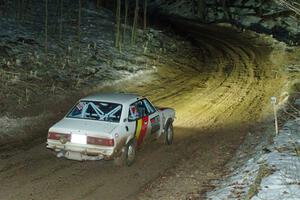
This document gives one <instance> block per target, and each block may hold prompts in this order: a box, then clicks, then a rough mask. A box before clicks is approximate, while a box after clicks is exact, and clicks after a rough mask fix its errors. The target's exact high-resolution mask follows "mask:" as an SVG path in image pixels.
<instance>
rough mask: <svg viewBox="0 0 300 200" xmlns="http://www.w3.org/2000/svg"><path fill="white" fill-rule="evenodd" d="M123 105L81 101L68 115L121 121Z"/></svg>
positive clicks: (79, 117) (78, 117)
mask: <svg viewBox="0 0 300 200" xmlns="http://www.w3.org/2000/svg"><path fill="white" fill-rule="evenodd" d="M121 113H122V105H121V104H116V103H108V102H98V101H80V102H79V103H78V104H77V105H75V106H74V107H73V108H72V110H71V111H70V112H69V113H68V115H67V117H70V118H77V119H90V120H98V121H107V122H117V123H118V122H120V118H121Z"/></svg>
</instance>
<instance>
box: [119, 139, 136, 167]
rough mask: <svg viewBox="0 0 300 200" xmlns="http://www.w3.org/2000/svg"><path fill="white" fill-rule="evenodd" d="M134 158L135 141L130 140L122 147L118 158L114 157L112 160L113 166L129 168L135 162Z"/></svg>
mask: <svg viewBox="0 0 300 200" xmlns="http://www.w3.org/2000/svg"><path fill="white" fill-rule="evenodd" d="M135 157H136V141H135V139H131V140H130V141H129V142H128V143H127V144H126V146H125V147H124V150H123V152H122V154H121V155H120V156H119V157H116V158H115V159H114V161H115V165H117V166H124V165H126V166H131V165H132V164H133V163H134V161H135Z"/></svg>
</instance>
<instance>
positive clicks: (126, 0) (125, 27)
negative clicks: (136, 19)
mask: <svg viewBox="0 0 300 200" xmlns="http://www.w3.org/2000/svg"><path fill="white" fill-rule="evenodd" d="M127 18H128V0H125V16H124V28H123V37H122V38H123V41H124V38H125V34H126V29H127Z"/></svg>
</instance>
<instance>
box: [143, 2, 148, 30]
mask: <svg viewBox="0 0 300 200" xmlns="http://www.w3.org/2000/svg"><path fill="white" fill-rule="evenodd" d="M147 7H148V1H147V0H144V30H146V28H147Z"/></svg>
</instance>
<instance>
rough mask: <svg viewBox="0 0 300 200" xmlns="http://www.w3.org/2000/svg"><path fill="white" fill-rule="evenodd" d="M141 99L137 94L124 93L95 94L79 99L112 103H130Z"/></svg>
mask: <svg viewBox="0 0 300 200" xmlns="http://www.w3.org/2000/svg"><path fill="white" fill-rule="evenodd" d="M139 99H141V97H140V96H139V95H137V94H128V93H127V94H126V93H97V94H93V95H90V96H87V97H84V98H82V99H81V101H103V102H112V103H119V104H124V103H132V102H134V101H136V100H139Z"/></svg>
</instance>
